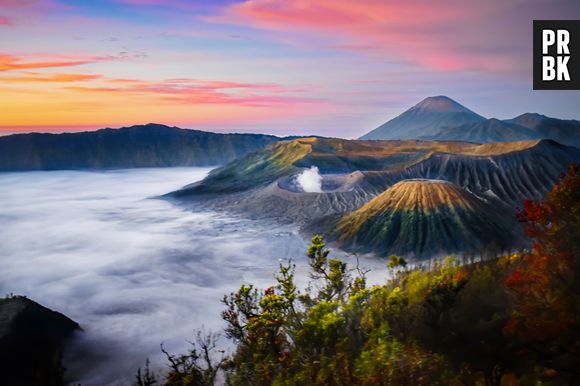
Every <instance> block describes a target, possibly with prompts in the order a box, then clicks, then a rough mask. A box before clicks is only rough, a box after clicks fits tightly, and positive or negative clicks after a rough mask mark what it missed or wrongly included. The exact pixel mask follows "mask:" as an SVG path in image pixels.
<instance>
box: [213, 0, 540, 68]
mask: <svg viewBox="0 0 580 386" xmlns="http://www.w3.org/2000/svg"><path fill="white" fill-rule="evenodd" d="M516 5H517V4H515V3H513V2H511V1H464V0H449V1H444V2H436V1H434V2H428V1H423V0H408V1H400V2H397V1H386V0H341V1H336V0H316V1H313V0H293V1H284V2H280V1H274V0H252V1H244V2H242V3H236V4H232V5H230V6H228V7H226V8H225V9H224V10H223V13H222V14H221V15H220V16H216V17H212V18H209V20H212V21H217V22H222V23H228V24H237V25H245V26H253V27H254V28H260V29H267V30H272V31H278V32H284V33H297V34H300V36H302V37H303V36H304V35H305V34H309V35H311V39H301V40H302V41H304V40H306V41H307V42H317V41H318V42H320V41H321V40H320V39H323V40H322V41H331V42H333V43H331V44H321V43H319V44H321V45H322V46H323V48H327V49H337V50H346V51H351V52H364V53H368V54H372V55H380V56H381V57H385V58H387V59H391V60H395V61H402V62H411V63H416V64H418V65H422V66H425V67H428V68H431V69H435V70H444V71H455V70H476V71H491V72H502V71H513V70H514V69H516V68H518V66H519V65H520V64H521V53H522V50H521V49H519V50H518V48H519V47H521V44H522V43H521V42H519V41H517V42H516V43H514V41H515V40H516V39H519V37H520V35H521V34H522V33H521V32H519V33H516V34H514V31H519V30H518V29H516V27H521V25H523V22H524V21H528V22H530V23H531V21H529V20H527V16H522V17H521V18H517V17H515V16H514V13H513V12H515V11H516V10H517V7H516ZM536 8H537V7H536ZM525 12H526V10H523V12H520V13H525ZM506 19H507V20H510V21H511V20H516V22H515V24H516V25H514V23H504V21H505V20H506ZM520 19H521V20H520ZM522 20H523V21H522ZM530 20H531V19H530ZM514 35H515V36H514ZM316 37H319V38H320V39H318V40H317V39H316ZM310 44H313V43H310ZM524 44H525V43H524ZM509 48H512V49H513V48H515V50H514V51H515V52H509V50H508V49H509Z"/></svg>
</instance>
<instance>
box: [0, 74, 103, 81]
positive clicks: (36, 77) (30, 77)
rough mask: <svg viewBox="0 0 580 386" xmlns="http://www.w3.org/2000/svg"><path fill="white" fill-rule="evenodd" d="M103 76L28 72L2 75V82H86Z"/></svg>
mask: <svg viewBox="0 0 580 386" xmlns="http://www.w3.org/2000/svg"><path fill="white" fill-rule="evenodd" d="M99 78H102V75H97V74H63V73H61V74H41V73H37V72H28V73H25V74H24V75H22V76H5V77H0V82H5V83H69V82H86V81H90V80H95V79H99Z"/></svg>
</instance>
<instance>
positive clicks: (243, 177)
mask: <svg viewBox="0 0 580 386" xmlns="http://www.w3.org/2000/svg"><path fill="white" fill-rule="evenodd" d="M579 161H580V149H577V148H574V147H570V146H564V145H561V144H559V143H557V142H554V141H552V140H535V141H519V142H503V143H491V144H482V145H479V144H473V143H468V142H451V141H419V140H408V141H349V140H341V139H325V138H305V139H296V140H292V141H285V142H279V143H276V144H272V145H270V146H268V147H267V148H266V149H264V150H263V151H260V152H257V153H254V154H251V155H248V156H247V157H243V158H241V159H239V160H235V161H233V162H232V163H230V164H228V165H226V166H224V167H222V168H219V169H216V170H214V171H213V172H212V173H210V175H209V176H208V177H207V178H206V179H204V180H202V181H200V182H198V183H195V184H192V185H189V186H186V187H184V188H183V189H181V190H178V191H176V192H172V193H170V194H168V195H166V198H170V199H175V200H178V201H179V202H180V203H183V204H186V205H187V204H188V203H192V202H195V203H196V205H199V204H200V203H203V205H208V206H211V207H212V208H217V209H222V210H227V211H234V212H238V213H241V214H243V215H245V216H249V217H251V218H263V217H266V218H275V219H277V220H278V221H281V222H290V223H298V224H300V225H301V226H302V227H303V229H304V230H305V231H306V232H307V233H320V232H323V231H328V230H331V229H332V226H330V225H329V224H336V221H337V220H338V219H340V218H343V217H344V216H345V215H347V214H348V213H349V212H353V211H356V210H357V209H359V208H361V207H364V205H365V204H367V203H369V204H370V202H372V201H371V200H372V199H373V198H375V197H377V196H379V197H382V199H383V200H384V199H386V197H387V196H389V195H391V194H394V193H393V191H392V190H389V188H391V187H392V186H393V185H395V184H397V183H399V182H401V181H404V180H410V179H428V180H441V181H447V182H449V183H452V184H453V185H444V186H445V187H446V188H447V189H443V190H441V192H442V193H441V194H443V195H445V194H451V193H453V192H455V193H457V192H458V190H457V189H460V191H461V192H462V195H461V196H457V197H463V200H464V201H466V200H469V202H478V203H480V204H478V205H474V204H473V205H470V206H469V207H470V208H471V209H470V210H469V211H467V212H465V211H455V210H442V211H439V212H437V214H436V216H434V217H433V216H432V217H429V220H428V221H427V222H425V221H426V220H425V218H426V217H425V214H424V213H423V214H421V215H418V216H406V217H405V221H406V222H407V225H405V227H404V228H399V229H400V231H401V232H403V233H410V234H409V235H407V236H403V235H399V236H397V238H396V239H397V241H396V242H394V243H393V244H390V243H387V242H386V241H385V242H384V243H381V242H378V241H377V240H378V239H379V237H378V236H376V235H377V234H380V232H377V229H376V227H373V226H368V227H363V228H361V230H360V232H355V233H357V236H356V238H353V237H347V239H348V240H351V242H346V241H347V240H344V241H345V242H343V243H341V245H343V246H345V248H347V249H350V250H354V251H370V250H372V251H374V252H378V253H379V254H381V255H384V254H385V253H388V252H387V251H388V250H391V252H394V251H397V252H398V253H406V254H409V255H414V256H417V257H424V256H426V254H428V253H435V252H442V253H443V252H445V253H451V252H457V251H460V250H461V251H464V252H473V251H474V250H476V249H477V248H479V247H478V246H481V245H483V243H489V240H490V239H494V240H496V241H497V244H498V245H501V246H502V247H506V248H507V247H515V246H517V245H521V243H520V242H521V238H520V237H519V236H517V234H518V232H515V233H510V232H503V231H502V232H501V234H498V233H497V232H494V231H493V229H495V228H494V227H488V226H487V225H482V224H479V225H475V224H474V221H473V219H474V218H476V217H479V218H480V220H481V221H482V222H487V221H489V220H490V218H491V219H494V220H493V221H492V222H491V224H495V225H498V224H499V225H501V226H499V225H498V227H497V229H508V230H509V229H511V228H510V227H517V222H516V221H515V213H516V212H517V207H518V206H521V205H522V203H523V201H524V200H525V199H527V198H529V199H541V198H542V197H544V196H545V194H546V193H547V192H548V191H549V190H550V189H551V187H552V186H553V184H554V183H555V182H556V181H557V179H558V177H559V175H560V173H561V172H563V171H565V170H566V168H567V167H568V165H569V164H570V163H571V162H579ZM311 167H316V168H317V170H319V171H320V185H321V191H320V192H311V191H304V189H302V188H301V186H300V184H298V183H297V181H298V176H299V175H300V174H301V173H303V172H304V170H306V169H307V168H311ZM429 186H432V185H429ZM437 186H439V185H433V186H432V187H437ZM450 186H451V187H452V188H449V187H450ZM400 191H401V190H400V189H397V190H395V192H400ZM452 197H453V196H452ZM466 197H467V198H466ZM449 200H450V199H448V200H447V201H449ZM474 200H475V201H474ZM490 208H493V210H492V209H490ZM354 213H356V212H354ZM389 213H391V212H389ZM389 216H390V215H387V217H389ZM397 216H399V214H397V215H395V216H394V217H393V216H391V217H389V221H394V222H397V221H399V220H400V218H399V217H397ZM396 218H399V220H397V219H396ZM345 221H346V220H344V221H343V222H342V224H347V223H348V221H347V222H345ZM413 222H416V223H413ZM443 222H448V223H450V224H453V227H452V228H453V229H450V230H449V232H451V233H449V234H444V235H443V234H442V235H437V234H431V231H430V230H429V229H433V228H432V226H433V224H440V223H443ZM425 224H431V225H425ZM495 225H494V226H495ZM345 226H346V225H345ZM425 226H427V228H426V229H427V230H426V231H425V232H426V234H427V235H425V236H420V237H424V240H425V242H424V243H420V244H421V245H420V246H416V245H415V246H411V245H408V246H407V247H403V246H402V244H406V243H407V244H413V243H414V242H413V240H414V239H413V238H414V237H419V236H418V235H417V234H414V231H411V232H410V231H409V230H416V229H419V228H421V229H424V228H422V227H425ZM462 227H468V229H470V230H461V229H463V228H462ZM455 228H457V229H455ZM341 229H342V230H343V231H344V230H345V228H344V226H343V228H341ZM514 229H515V228H514ZM328 233H329V234H333V233H332V232H328ZM363 233H364V235H363ZM366 233H368V234H366ZM339 234H340V232H339V233H336V235H339ZM451 234H454V235H455V237H456V238H457V239H456V240H454V241H453V242H451V241H450V240H451V238H450V235H451ZM496 236H497V237H496ZM341 237H342V236H341ZM389 237H391V236H389ZM393 237H394V236H393ZM399 237H402V238H399ZM405 237H408V238H405ZM467 237H473V238H474V239H473V240H470V241H466V240H465V238H467ZM339 238H340V237H335V239H337V240H338V239H339ZM361 240H362V241H363V242H361ZM373 240H375V241H373ZM375 243H376V245H375ZM363 244H364V245H363ZM385 245H386V246H387V247H384V246H385ZM375 246H376V248H375ZM417 248H419V249H417Z"/></svg>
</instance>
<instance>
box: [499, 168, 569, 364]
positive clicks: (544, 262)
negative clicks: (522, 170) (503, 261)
mask: <svg viewBox="0 0 580 386" xmlns="http://www.w3.org/2000/svg"><path fill="white" fill-rule="evenodd" d="M518 217H519V219H520V221H522V222H525V223H527V229H526V232H527V234H528V235H529V236H530V237H532V239H533V244H532V248H531V251H530V253H529V254H527V255H526V256H524V257H523V258H522V259H521V260H520V261H519V262H517V263H516V264H515V268H514V270H513V271H512V273H511V275H510V276H509V277H508V278H507V280H506V285H507V286H508V288H510V289H512V290H513V292H514V294H515V300H516V305H517V307H516V311H515V313H514V316H513V318H512V320H510V321H509V322H508V323H507V324H506V326H505V327H504V333H506V334H509V335H515V336H517V337H519V338H520V340H521V341H522V342H523V343H524V346H525V347H526V348H527V349H528V350H530V352H534V353H536V354H538V356H540V357H542V356H546V355H549V356H550V357H553V356H554V355H556V356H558V357H559V358H561V359H563V360H562V361H560V362H561V363H567V365H565V366H564V367H565V368H561V369H560V370H562V371H567V370H571V371H574V370H573V369H574V367H576V368H577V366H579V365H580V359H579V358H580V355H579V354H580V353H579V352H578V349H579V348H580V340H579V336H578V335H579V331H580V322H579V317H578V315H577V314H578V305H579V304H580V301H579V300H580V287H579V283H578V273H579V268H580V166H579V165H571V166H570V169H569V171H568V173H567V174H563V175H562V177H561V181H560V182H559V183H558V184H557V185H555V186H554V188H553V189H552V191H551V192H550V193H549V194H548V196H547V198H546V199H545V200H544V201H540V202H533V201H526V202H525V205H524V209H523V210H522V212H521V213H520V214H519V215H518Z"/></svg>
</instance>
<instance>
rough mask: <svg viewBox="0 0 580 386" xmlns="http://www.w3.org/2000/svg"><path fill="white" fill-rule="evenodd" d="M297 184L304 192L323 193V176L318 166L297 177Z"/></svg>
mask: <svg viewBox="0 0 580 386" xmlns="http://www.w3.org/2000/svg"><path fill="white" fill-rule="evenodd" d="M296 182H297V183H298V185H299V186H300V187H301V188H302V190H303V191H304V192H308V193H322V176H321V175H320V171H319V170H318V168H317V167H316V166H311V167H310V169H306V170H304V171H303V172H302V173H300V174H299V175H298V177H296Z"/></svg>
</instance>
